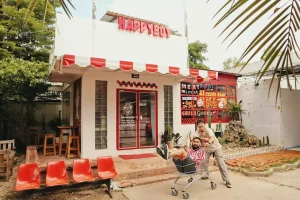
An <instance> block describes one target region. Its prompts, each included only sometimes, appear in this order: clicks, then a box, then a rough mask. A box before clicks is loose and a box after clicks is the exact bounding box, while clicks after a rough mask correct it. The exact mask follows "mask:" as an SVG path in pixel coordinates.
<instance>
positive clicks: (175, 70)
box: [169, 66, 180, 75]
mask: <svg viewBox="0 0 300 200" xmlns="http://www.w3.org/2000/svg"><path fill="white" fill-rule="evenodd" d="M169 73H170V74H175V75H176V74H179V73H180V69H179V67H171V66H170V67H169Z"/></svg>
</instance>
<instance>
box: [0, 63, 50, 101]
mask: <svg viewBox="0 0 300 200" xmlns="http://www.w3.org/2000/svg"><path fill="white" fill-rule="evenodd" d="M48 69H49V66H48V64H47V63H44V62H38V61H35V62H31V61H25V60H22V59H14V58H7V59H4V60H0V94H1V95H2V99H3V100H16V101H33V100H34V99H35V97H36V96H37V95H39V94H43V93H45V92H46V91H47V89H48V87H49V86H50V84H49V83H48V82H47V80H48V73H49V70H48Z"/></svg>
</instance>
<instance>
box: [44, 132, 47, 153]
mask: <svg viewBox="0 0 300 200" xmlns="http://www.w3.org/2000/svg"><path fill="white" fill-rule="evenodd" d="M46 146H47V137H46V136H45V138H44V156H46Z"/></svg>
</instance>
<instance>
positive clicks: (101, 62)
mask: <svg viewBox="0 0 300 200" xmlns="http://www.w3.org/2000/svg"><path fill="white" fill-rule="evenodd" d="M91 65H92V66H94V67H97V68H101V67H105V66H106V59H104V58H93V57H92V58H91Z"/></svg>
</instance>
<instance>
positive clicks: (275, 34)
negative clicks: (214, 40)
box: [214, 0, 300, 103]
mask: <svg viewBox="0 0 300 200" xmlns="http://www.w3.org/2000/svg"><path fill="white" fill-rule="evenodd" d="M215 2H218V3H219V1H215ZM299 8H300V1H299V0H291V1H285V2H284V3H282V1H280V0H272V1H271V0H268V1H246V0H228V1H225V2H223V3H221V5H220V9H219V10H218V12H217V13H216V14H215V16H218V15H219V14H220V15H221V16H219V17H218V19H217V22H216V24H215V26H214V27H217V26H219V25H221V24H222V26H223V27H224V28H222V29H223V30H222V32H221V34H220V36H223V35H225V39H224V41H226V40H228V39H229V38H231V37H232V41H231V42H230V44H229V46H231V45H232V44H233V43H234V42H236V41H237V39H239V38H240V37H241V36H242V35H243V34H244V33H245V32H246V31H250V30H249V28H250V27H252V26H253V25H255V24H256V23H258V22H260V21H262V20H261V19H262V18H263V17H265V16H269V22H268V23H267V24H266V25H265V26H264V27H263V29H262V30H260V31H259V32H258V34H257V35H256V36H255V37H254V39H253V40H252V41H251V43H250V44H249V45H248V47H247V48H246V49H245V51H244V52H243V53H242V55H241V57H240V58H239V60H238V61H239V62H240V61H242V60H244V59H246V62H245V64H244V66H243V67H242V69H243V68H244V67H245V66H246V65H247V64H248V63H249V62H250V61H251V60H252V59H253V58H255V56H256V55H257V54H258V53H259V52H261V51H263V50H265V52H267V54H265V56H263V57H264V61H265V62H264V64H263V66H262V68H261V69H262V70H260V71H259V72H258V76H257V79H256V82H259V81H260V80H261V78H262V77H263V76H264V75H265V73H266V72H267V71H268V70H269V68H270V67H271V66H275V69H274V70H272V71H273V77H272V80H271V83H270V86H269V94H270V90H271V86H272V84H273V80H274V79H279V81H278V84H277V92H276V103H277V99H278V95H279V91H280V88H281V85H280V84H281V81H280V80H281V79H282V78H283V77H286V78H287V79H286V80H287V85H288V87H289V88H290V90H292V87H291V84H290V78H289V74H290V75H292V76H293V77H295V79H297V77H296V73H295V70H294V66H295V59H294V60H292V55H291V54H292V53H295V54H296V56H297V57H298V58H299V59H300V56H299V53H298V52H299V51H300V47H299V45H298V43H297V40H296V36H295V35H296V32H298V31H299V29H300V28H299V24H300V17H299V16H300V9H299ZM221 13H222V14H221ZM251 31H252V30H251ZM224 41H223V42H224ZM242 69H241V70H242Z"/></svg>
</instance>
